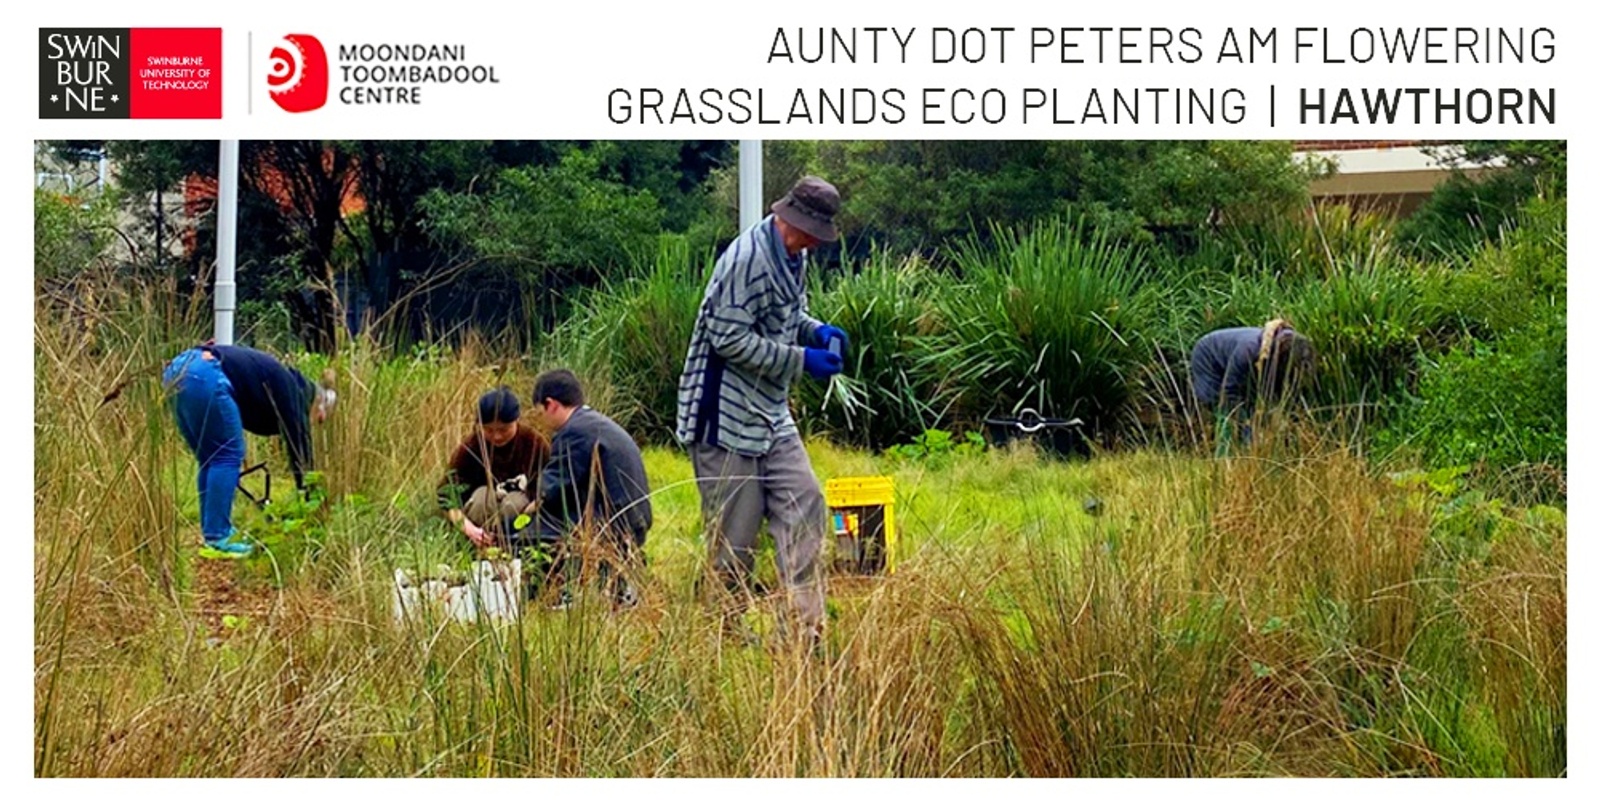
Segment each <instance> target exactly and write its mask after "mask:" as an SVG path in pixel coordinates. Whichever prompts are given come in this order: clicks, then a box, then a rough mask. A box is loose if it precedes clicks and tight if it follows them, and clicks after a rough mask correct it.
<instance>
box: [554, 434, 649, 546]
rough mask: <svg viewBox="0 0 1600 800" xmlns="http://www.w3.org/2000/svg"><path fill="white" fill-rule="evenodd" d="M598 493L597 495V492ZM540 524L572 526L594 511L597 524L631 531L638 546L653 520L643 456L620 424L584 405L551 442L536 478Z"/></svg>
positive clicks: (567, 528)
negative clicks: (542, 471)
mask: <svg viewBox="0 0 1600 800" xmlns="http://www.w3.org/2000/svg"><path fill="white" fill-rule="evenodd" d="M596 492H598V493H599V494H598V495H596V494H595V493H596ZM539 500H540V503H539V508H540V517H541V520H540V523H541V527H542V528H545V529H546V530H547V531H548V530H549V529H550V528H551V527H552V526H554V527H556V528H557V529H558V530H563V529H564V530H571V528H572V527H573V526H575V525H577V524H579V523H580V522H582V521H584V520H585V519H586V517H585V515H586V514H592V517H588V518H589V519H592V520H593V521H594V522H595V523H597V524H600V525H602V526H604V527H608V528H610V529H611V530H614V531H618V532H622V533H626V534H629V535H631V538H632V540H633V544H635V545H639V546H642V545H643V544H644V539H645V534H646V533H647V532H648V531H649V530H650V526H651V525H652V524H653V523H654V518H653V515H652V512H651V509H650V481H649V479H648V478H646V477H645V474H644V458H643V456H642V455H641V454H640V453H639V446H638V445H637V444H635V443H634V441H633V437H631V436H629V435H628V433H627V432H626V431H624V430H623V429H622V428H621V426H619V425H617V423H615V422H613V421H612V420H611V418H610V417H607V416H606V415H604V414H601V413H600V412H598V411H595V410H594V409H592V408H590V407H588V406H583V407H581V408H578V409H577V410H575V411H573V412H572V416H571V418H569V419H568V420H567V424H565V425H563V426H561V429H560V430H558V431H556V434H555V436H554V437H552V438H551V440H550V462H549V463H548V464H546V465H545V468H544V473H543V475H541V476H540V479H539Z"/></svg>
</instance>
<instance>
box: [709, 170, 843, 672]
mask: <svg viewBox="0 0 1600 800" xmlns="http://www.w3.org/2000/svg"><path fill="white" fill-rule="evenodd" d="M838 211H839V192H838V190H837V189H835V188H834V187H833V185H832V184H830V183H828V182H827V181H824V180H822V179H821V178H816V177H805V178H802V179H800V181H799V182H798V183H796V184H795V185H794V188H792V189H790V190H789V193H788V194H786V195H784V197H783V199H781V200H779V201H778V202H776V203H774V204H773V205H772V213H771V214H770V215H768V216H767V217H766V218H765V219H763V220H761V222H759V223H757V224H756V225H755V226H753V227H751V228H750V229H749V230H746V231H745V232H744V233H742V234H740V235H739V237H738V238H737V239H734V240H733V242H732V243H731V244H730V245H728V249H727V250H726V251H724V252H723V254H722V256H721V257H720V258H718V259H717V263H716V266H715V268H714V269H713V271H712V273H711V280H710V282H709V283H708V284H707V286H706V292H705V297H704V299H703V300H702V301H701V304H700V312H699V316H698V317H697V318H696V319H695V325H694V333H693V334H692V335H691V337H690V339H689V353H688V356H687V358H686V359H685V360H684V366H683V376H682V377H681V378H680V380H679V382H678V430H677V436H678V440H679V441H680V442H682V443H683V444H684V446H685V447H687V448H688V450H689V455H690V459H691V460H692V461H693V463H694V470H695V480H696V483H697V485H698V486H699V489H700V500H701V514H702V517H703V520H704V523H705V538H706V543H707V545H708V546H709V547H710V549H711V558H712V561H713V564H714V567H715V570H716V572H717V575H718V577H719V578H720V579H721V583H722V589H724V590H726V591H725V592H724V593H723V594H722V595H721V600H722V603H723V605H722V611H723V613H724V614H725V616H724V629H725V630H738V631H740V632H745V631H744V629H743V627H742V625H741V618H742V616H743V612H744V607H745V602H746V598H747V597H748V595H749V582H748V581H749V577H750V573H751V570H752V567H753V566H754V561H755V547H756V541H757V536H758V534H759V533H760V528H761V522H762V520H766V522H767V524H768V531H769V533H770V534H771V535H772V540H773V544H774V546H775V547H776V550H777V562H778V572H779V577H780V578H781V580H782V582H783V588H784V591H785V592H786V594H787V595H788V597H787V599H788V603H787V604H786V609H785V615H784V623H785V624H784V626H783V627H784V629H785V630H787V631H790V632H793V633H797V634H799V635H800V636H801V637H802V640H803V641H804V642H805V643H807V644H809V645H811V646H816V645H818V644H820V642H821V636H822V623H823V588H822V585H821V574H820V572H819V570H818V562H819V560H820V556H821V551H822V543H823V539H824V536H825V534H826V531H827V506H826V504H825V502H824V501H823V497H822V488H821V486H820V485H819V484H818V483H817V476H816V474H815V473H814V472H812V469H811V461H810V459H809V457H808V456H807V455H806V451H805V447H804V445H802V444H801V442H800V433H799V429H798V428H797V427H796V426H795V422H794V417H793V416H792V415H791V414H790V412H789V389H790V387H791V386H792V385H793V383H794V382H795V381H796V380H797V379H798V378H799V377H800V374H801V373H802V372H804V373H805V374H807V375H809V376H811V377H812V378H814V379H817V380H827V379H828V378H830V377H832V376H834V375H837V374H838V373H839V372H840V371H841V370H842V369H843V368H844V360H843V353H844V348H845V347H846V346H847V345H848V344H849V340H848V338H847V337H846V336H845V334H844V332H843V331H841V330H839V329H838V328H835V327H833V326H832V325H827V324H824V323H822V322H821V321H819V320H817V319H815V318H813V317H812V316H811V315H810V314H809V313H808V311H807V306H806V288H805V287H806V281H805V257H804V256H805V254H806V253H807V252H808V251H811V250H813V249H814V248H816V246H817V245H819V244H821V243H823V242H833V241H837V240H838V238H839V230H838V228H836V227H835V226H834V222H833V217H834V215H835V214H837V213H838ZM830 345H831V347H830ZM746 633H747V632H746Z"/></svg>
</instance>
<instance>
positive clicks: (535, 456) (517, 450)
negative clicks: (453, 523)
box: [439, 425, 550, 509]
mask: <svg viewBox="0 0 1600 800" xmlns="http://www.w3.org/2000/svg"><path fill="white" fill-rule="evenodd" d="M485 454H487V455H488V459H487V463H485V458H484V456H485ZM549 461H550V442H549V441H547V440H546V439H545V438H544V436H542V435H540V434H539V433H538V432H537V431H535V430H533V429H532V428H530V427H528V426H527V425H518V426H517V435H516V436H513V437H512V438H511V441H509V442H506V443H505V445H504V446H502V447H490V446H489V443H488V442H485V441H484V440H483V431H481V430H474V431H473V432H472V434H471V435H469V436H468V437H467V438H465V439H463V440H462V441H461V444H460V446H458V447H457V448H456V451H455V453H454V454H453V455H451V456H450V468H449V469H448V470H447V471H446V472H445V475H444V478H443V479H442V480H440V481H439V506H440V508H444V509H451V508H460V507H461V506H462V505H463V504H465V503H466V501H467V498H469V497H471V496H472V493H473V492H474V491H476V490H477V489H478V488H479V487H482V486H490V485H498V484H500V483H501V482H504V481H508V480H511V479H512V478H515V477H517V476H518V475H522V476H525V477H526V478H527V479H528V490H529V491H530V492H531V491H533V487H534V484H535V483H537V482H538V480H539V473H540V472H542V471H543V470H544V466H545V464H546V463H548V462H549Z"/></svg>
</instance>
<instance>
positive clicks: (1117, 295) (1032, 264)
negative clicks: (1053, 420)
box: [919, 220, 1147, 430]
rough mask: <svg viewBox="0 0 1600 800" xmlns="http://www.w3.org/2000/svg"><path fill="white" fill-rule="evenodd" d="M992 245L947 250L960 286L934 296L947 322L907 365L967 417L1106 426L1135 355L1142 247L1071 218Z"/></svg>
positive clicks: (1010, 233) (1141, 327)
mask: <svg viewBox="0 0 1600 800" xmlns="http://www.w3.org/2000/svg"><path fill="white" fill-rule="evenodd" d="M993 239H994V241H995V245H994V246H993V247H992V248H989V247H983V246H980V245H978V244H976V243H975V242H974V241H972V240H969V241H968V242H967V243H965V244H964V245H963V246H962V247H961V248H960V249H959V250H958V251H957V253H956V256H955V260H956V262H957V264H958V266H959V268H960V270H961V272H962V274H963V276H964V280H965V281H966V283H965V285H964V286H962V287H959V288H957V289H955V290H953V291H951V292H949V293H948V295H947V297H946V298H945V299H944V301H943V306H944V310H943V319H944V321H945V325H946V326H947V327H946V328H945V329H944V330H942V331H940V332H938V333H936V334H935V338H934V339H933V340H932V341H931V342H930V344H931V345H932V346H931V347H930V348H929V350H928V351H927V352H926V353H925V354H924V356H923V358H922V359H921V363H920V364H919V368H920V369H922V370H925V371H927V373H928V374H930V375H939V376H942V378H943V381H944V382H943V383H942V384H941V385H940V386H939V387H938V389H937V391H936V393H935V395H934V399H935V401H936V402H938V403H940V404H941V405H942V406H947V407H949V408H951V409H952V410H953V411H955V412H956V414H957V416H958V418H961V419H967V420H975V419H981V418H982V417H983V416H985V415H988V414H990V413H992V412H996V411H998V412H1002V413H1016V412H1017V411H1019V410H1021V409H1023V408H1025V407H1032V408H1034V409H1035V410H1037V411H1038V412H1039V413H1040V414H1042V415H1045V416H1067V417H1080V418H1082V419H1083V420H1084V422H1085V423H1086V426H1087V427H1088V428H1089V429H1090V430H1100V429H1102V428H1104V427H1107V426H1108V425H1109V424H1110V423H1111V422H1112V421H1113V420H1114V417H1115V415H1116V414H1118V413H1119V412H1120V411H1121V410H1122V409H1123V405H1124V403H1125V402H1126V401H1127V399H1128V388H1127V383H1126V377H1127V376H1128V374H1129V373H1130V372H1131V371H1132V370H1133V369H1134V368H1135V367H1136V366H1137V365H1138V364H1139V363H1140V361H1141V359H1142V357H1143V355H1144V353H1143V348H1142V347H1141V342H1142V339H1143V335H1144V332H1145V325H1146V319H1147V317H1146V313H1145V309H1144V307H1143V298H1144V297H1145V295H1144V294H1142V293H1141V292H1140V291H1139V289H1140V286H1141V284H1142V283H1143V281H1142V278H1143V273H1144V270H1145V262H1144V258H1143V255H1142V252H1141V251H1139V250H1136V249H1133V248H1129V247H1125V246H1122V245H1119V244H1117V243H1115V242H1113V241H1112V240H1111V239H1110V237H1109V236H1108V235H1106V234H1105V233H1103V232H1100V231H1096V232H1093V233H1087V232H1086V231H1085V226H1084V225H1082V223H1081V222H1080V221H1078V220H1057V221H1052V222H1050V223H1046V224H1044V225H1041V226H1040V227H1038V228H1035V229H1034V230H1032V231H1029V232H1025V233H1024V232H1019V231H1017V230H1015V229H1004V230H996V231H995V232H994V234H993Z"/></svg>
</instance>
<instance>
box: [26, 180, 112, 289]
mask: <svg viewBox="0 0 1600 800" xmlns="http://www.w3.org/2000/svg"><path fill="white" fill-rule="evenodd" d="M116 210H117V200H116V198H115V197H114V196H113V195H109V194H107V195H101V196H99V197H97V198H95V199H94V200H91V201H89V202H87V203H85V202H80V201H79V200H77V199H74V198H72V197H68V196H66V195H62V194H57V193H55V192H51V191H47V190H44V189H35V190H34V192H33V274H34V276H35V277H36V278H54V277H60V276H67V275H73V274H76V273H78V272H81V271H83V270H84V269H87V268H89V267H92V266H96V265H98V264H99V262H100V261H101V259H102V258H104V257H105V255H106V253H107V251H108V250H110V248H111V245H112V244H113V243H114V242H115V241H116V238H117V231H116V227H115V224H114V223H115V218H116V217H115V215H116Z"/></svg>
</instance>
